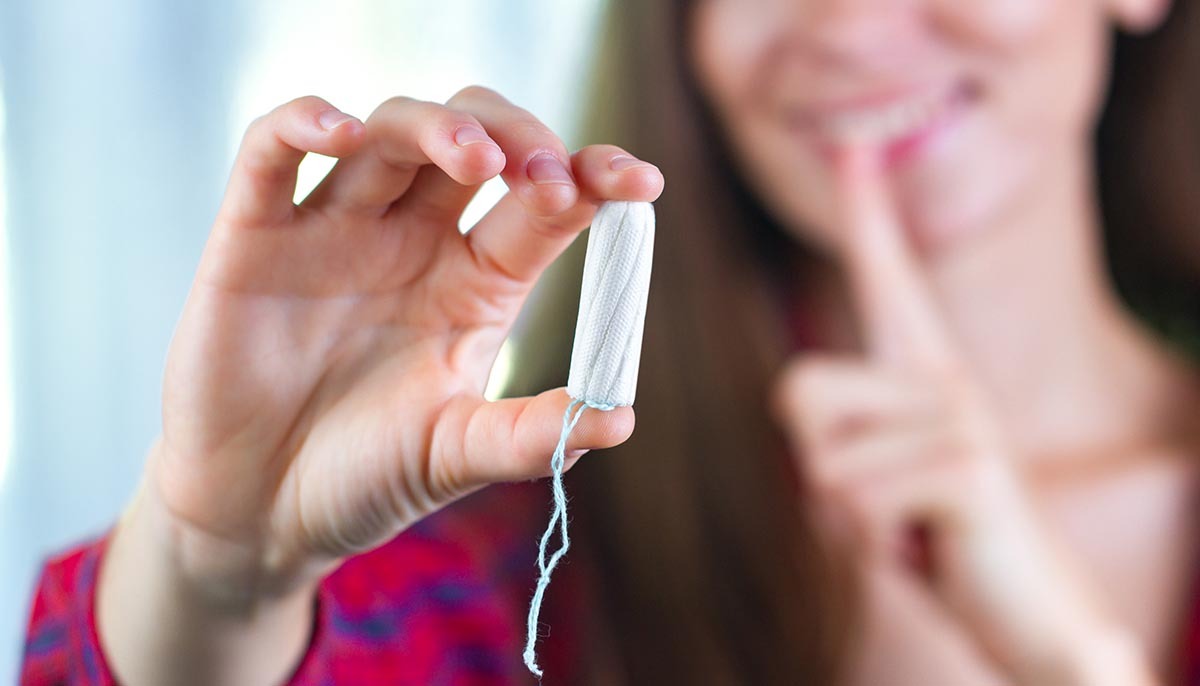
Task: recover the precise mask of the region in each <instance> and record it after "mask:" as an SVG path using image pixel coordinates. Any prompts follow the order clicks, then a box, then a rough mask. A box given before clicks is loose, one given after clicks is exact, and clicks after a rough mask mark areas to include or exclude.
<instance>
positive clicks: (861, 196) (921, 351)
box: [835, 146, 953, 367]
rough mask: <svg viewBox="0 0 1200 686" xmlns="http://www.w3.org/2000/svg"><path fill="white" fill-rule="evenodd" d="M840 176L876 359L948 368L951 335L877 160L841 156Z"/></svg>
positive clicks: (850, 251)
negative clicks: (911, 246)
mask: <svg viewBox="0 0 1200 686" xmlns="http://www.w3.org/2000/svg"><path fill="white" fill-rule="evenodd" d="M835 172H836V186H837V194H838V196H837V200H838V210H839V212H840V214H841V220H842V222H843V227H842V234H841V235H842V239H843V246H842V252H843V258H844V260H845V262H846V268H847V271H848V273H849V278H850V283H851V288H852V290H853V292H854V299H855V301H856V302H857V304H858V307H859V311H860V316H861V317H862V322H863V328H864V335H865V337H866V342H867V346H868V349H869V351H870V353H871V355H872V356H873V357H875V358H876V359H878V360H880V361H881V362H884V363H886V364H899V365H918V366H935V367H944V366H948V365H949V364H950V363H951V361H952V360H953V352H952V346H951V344H950V340H949V336H948V335H947V332H946V330H945V328H944V325H943V323H942V319H941V317H940V316H939V314H938V311H937V307H936V305H935V301H934V299H933V295H932V293H930V291H929V287H928V284H927V283H926V281H925V278H924V276H923V275H922V273H921V269H920V266H919V264H918V263H917V260H916V258H915V256H914V255H913V254H912V250H911V249H910V247H909V245H908V242H907V240H906V238H905V235H904V227H903V226H902V225H901V223H900V221H899V218H898V217H897V216H896V210H895V206H894V205H893V203H892V199H891V197H889V193H888V189H887V187H886V183H885V179H884V170H883V168H882V160H881V159H880V155H879V153H878V152H877V151H876V150H873V149H871V148H869V147H860V146H854V147H850V148H847V149H845V150H842V151H840V152H839V154H838V156H837V158H836V159H835Z"/></svg>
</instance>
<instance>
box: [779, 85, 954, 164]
mask: <svg viewBox="0 0 1200 686" xmlns="http://www.w3.org/2000/svg"><path fill="white" fill-rule="evenodd" d="M975 96H976V91H975V89H974V88H972V87H971V86H970V85H969V84H967V83H956V84H954V85H950V86H942V87H937V88H932V87H927V88H921V89H908V90H906V91H902V92H900V93H898V94H886V95H866V96H864V97H859V98H856V99H854V100H846V101H842V102H841V103H836V104H827V105H813V106H800V107H797V108H795V109H793V110H792V111H791V120H792V122H793V124H794V125H795V126H796V127H797V128H798V129H799V130H800V131H801V132H803V133H804V134H806V135H808V136H812V137H814V138H815V139H816V140H817V142H818V144H819V145H820V146H821V147H822V148H826V149H829V148H840V147H845V146H849V145H872V146H878V147H880V148H881V149H882V150H884V151H885V152H886V154H887V156H888V157H890V158H896V157H900V156H905V155H907V154H910V153H912V152H915V150H916V149H917V148H919V147H920V146H921V144H922V143H923V142H924V141H926V140H928V139H929V138H931V137H932V136H933V135H934V134H935V133H937V132H938V131H940V130H942V129H944V128H946V127H947V126H948V125H949V124H950V123H952V122H953V121H954V120H955V119H956V118H957V116H958V115H959V114H961V113H962V111H963V110H964V109H965V107H966V106H967V105H968V104H969V103H970V102H971V101H972V100H973V99H974V98H975Z"/></svg>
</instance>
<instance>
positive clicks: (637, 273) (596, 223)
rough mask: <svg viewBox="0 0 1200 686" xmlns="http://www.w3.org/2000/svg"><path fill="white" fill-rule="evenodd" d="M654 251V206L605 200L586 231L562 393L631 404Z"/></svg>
mask: <svg viewBox="0 0 1200 686" xmlns="http://www.w3.org/2000/svg"><path fill="white" fill-rule="evenodd" d="M653 257H654V206H653V205H651V204H650V203H648V202H627V201H611V202H606V203H604V204H603V205H601V206H600V209H599V210H597V211H596V217H595V219H594V220H592V229H591V231H590V232H589V234H588V245H587V258H586V260H585V262H584V265H583V288H582V290H581V291H580V294H579V318H578V319H577V320H576V323H575V347H574V349H573V350H572V351H571V375H570V377H569V378H568V380H567V393H569V394H570V395H571V397H572V398H575V399H576V400H585V401H587V402H589V403H592V404H596V405H605V406H612V407H616V406H619V405H632V404H633V396H634V394H635V393H636V392H637V373H638V364H639V362H640V361H641V358H642V328H643V324H644V322H645V320H646V298H647V296H648V294H649V291H650V263H651V261H652V259H653Z"/></svg>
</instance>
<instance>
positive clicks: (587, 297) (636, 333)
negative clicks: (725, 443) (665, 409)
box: [524, 200, 654, 679]
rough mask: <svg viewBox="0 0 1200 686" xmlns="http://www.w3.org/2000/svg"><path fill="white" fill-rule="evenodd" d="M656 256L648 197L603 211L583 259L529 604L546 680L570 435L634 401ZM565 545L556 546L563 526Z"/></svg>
mask: <svg viewBox="0 0 1200 686" xmlns="http://www.w3.org/2000/svg"><path fill="white" fill-rule="evenodd" d="M653 257H654V206H653V205H651V204H650V203H648V202H628V201H619V200H614V201H610V202H606V203H604V204H602V205H601V206H600V208H599V209H598V210H596V216H595V218H594V219H592V229H591V231H590V232H589V234H588V244H587V257H586V259H585V260H584V264H583V288H582V290H581V291H580V294H579V317H578V318H577V319H576V322H575V345H574V347H573V349H572V350H571V374H570V376H569V377H568V379H567V393H568V394H569V395H570V396H571V402H570V404H568V405H567V410H566V412H564V413H563V425H562V432H561V433H560V434H559V439H558V446H557V447H556V448H555V449H554V455H553V456H552V457H551V458H550V471H551V473H552V475H553V482H552V491H553V493H554V509H553V510H552V512H551V514H550V524H549V525H548V526H547V527H546V531H545V533H543V534H542V539H541V542H540V544H539V546H538V571H539V572H540V574H539V576H538V582H537V588H536V589H535V590H534V592H533V599H532V600H531V601H530V603H529V618H528V624H527V626H526V630H527V634H526V641H525V654H524V658H525V666H526V667H528V668H529V671H531V672H533V673H534V674H535V675H536V676H537V677H538V678H539V679H541V676H542V670H541V668H540V667H538V665H537V654H536V650H535V648H536V644H537V628H538V614H539V612H540V611H541V608H542V598H543V596H544V594H545V592H546V587H547V586H549V585H550V574H551V572H553V571H554V567H555V566H556V565H558V562H559V560H561V559H562V557H563V556H564V555H566V554H567V550H568V549H569V548H570V547H571V539H570V538H569V537H568V536H567V496H566V492H565V491H564V489H563V480H562V475H563V469H564V467H565V463H566V446H567V438H568V437H569V436H570V435H571V430H572V429H573V428H575V423H576V422H578V421H579V418H580V417H581V416H582V415H583V412H584V411H585V410H586V409H587V408H589V407H591V408H595V409H597V410H605V411H607V410H612V409H613V408H615V407H621V406H628V405H632V404H633V397H634V395H635V393H636V392H637V374H638V366H639V364H640V362H641V359H642V330H643V328H644V325H645V320H646V300H647V298H648V297H649V293H650V264H651V262H652V260H653ZM556 528H557V529H558V531H559V538H560V539H561V545H560V546H559V547H558V549H557V550H555V551H554V552H553V553H549V552H548V546H549V544H550V539H551V537H552V536H553V535H554V531H555V529H556Z"/></svg>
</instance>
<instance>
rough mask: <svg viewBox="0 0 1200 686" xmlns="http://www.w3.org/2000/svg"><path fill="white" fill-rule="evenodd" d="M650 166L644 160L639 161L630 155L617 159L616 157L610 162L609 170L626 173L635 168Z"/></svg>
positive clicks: (619, 156)
mask: <svg viewBox="0 0 1200 686" xmlns="http://www.w3.org/2000/svg"><path fill="white" fill-rule="evenodd" d="M649 166H650V163H649V162H643V161H642V160H639V159H638V158H636V157H630V156H629V155H618V156H617V157H614V158H612V159H611V160H609V161H608V168H609V169H612V170H613V171H625V170H626V169H632V168H634V167H649Z"/></svg>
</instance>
